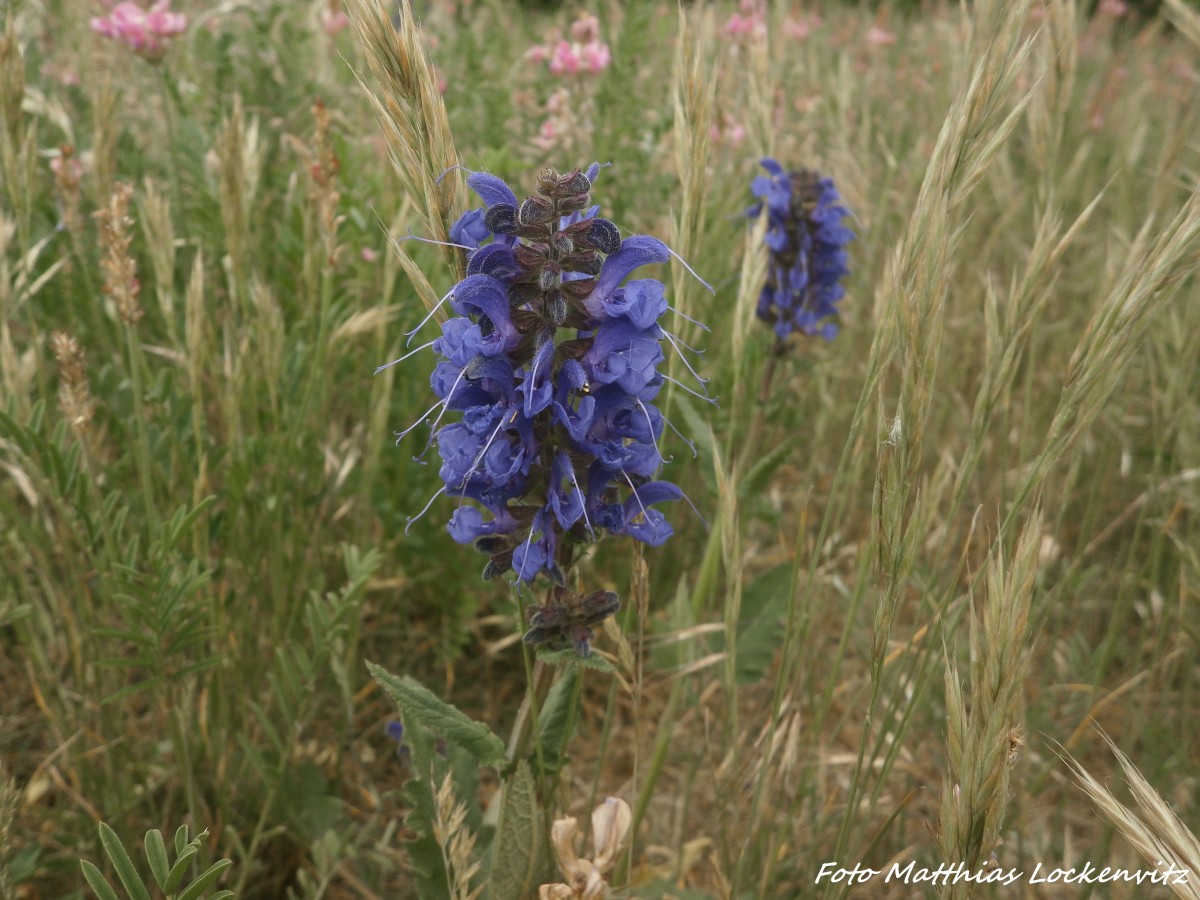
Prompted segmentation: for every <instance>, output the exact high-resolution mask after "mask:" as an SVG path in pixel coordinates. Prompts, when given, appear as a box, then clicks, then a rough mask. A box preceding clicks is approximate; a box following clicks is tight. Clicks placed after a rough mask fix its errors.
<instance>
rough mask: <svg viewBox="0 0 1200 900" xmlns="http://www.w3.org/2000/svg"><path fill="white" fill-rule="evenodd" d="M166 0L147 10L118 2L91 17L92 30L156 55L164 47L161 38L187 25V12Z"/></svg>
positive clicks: (140, 52)
mask: <svg viewBox="0 0 1200 900" xmlns="http://www.w3.org/2000/svg"><path fill="white" fill-rule="evenodd" d="M168 2H169V0H159V2H157V3H155V4H154V5H153V6H151V7H150V9H148V10H146V9H142V8H141V7H140V6H138V5H137V4H136V3H131V2H128V0H127V2H124V3H118V4H117V5H116V6H115V7H113V9H112V11H111V12H110V13H109V14H108V15H107V16H106V17H104V18H98V17H97V18H94V19H92V20H91V26H92V30H93V31H96V32H99V33H100V34H102V35H104V36H105V37H110V38H113V39H115V40H118V41H122V42H123V43H124V44H125V45H126V46H128V47H129V48H130V49H131V50H133V52H134V53H137V54H138V55H139V56H143V57H145V58H146V59H150V60H156V59H159V58H160V57H161V56H162V55H163V54H164V53H166V51H167V45H166V43H165V40H164V39H165V38H172V37H175V36H176V35H178V34H182V33H183V31H184V29H186V28H187V16H185V15H184V14H183V13H176V12H171V11H170V10H169V9H168V8H167V4H168Z"/></svg>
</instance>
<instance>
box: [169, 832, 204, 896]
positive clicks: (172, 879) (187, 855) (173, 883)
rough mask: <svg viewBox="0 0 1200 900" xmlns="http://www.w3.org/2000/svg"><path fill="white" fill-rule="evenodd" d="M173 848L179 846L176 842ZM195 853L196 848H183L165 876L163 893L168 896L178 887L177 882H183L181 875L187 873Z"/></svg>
mask: <svg viewBox="0 0 1200 900" xmlns="http://www.w3.org/2000/svg"><path fill="white" fill-rule="evenodd" d="M175 846H177V847H178V846H179V841H178V840H176V842H175ZM197 852H198V850H197V848H196V847H191V846H188V847H184V849H183V852H182V853H181V854H179V858H178V859H177V860H175V865H173V866H171V871H170V873H168V875H167V883H166V885H165V886H164V887H163V890H164V891H166V892H167V893H168V894H169V893H171V892H172V891H173V890H175V888H177V887H179V882H181V881H183V875H184V873H185V872H187V870H188V866H189V865H191V862H192V857H193V856H195V855H196V853H197Z"/></svg>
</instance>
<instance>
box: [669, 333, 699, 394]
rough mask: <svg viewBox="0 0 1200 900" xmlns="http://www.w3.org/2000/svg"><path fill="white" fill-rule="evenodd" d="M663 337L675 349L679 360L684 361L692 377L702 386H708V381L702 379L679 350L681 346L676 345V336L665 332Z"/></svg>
mask: <svg viewBox="0 0 1200 900" xmlns="http://www.w3.org/2000/svg"><path fill="white" fill-rule="evenodd" d="M663 337H665V338H666V339H667V340H668V341H669V342H670V344H671V346H672V347H674V348H675V352H676V353H678V354H679V358H680V359H681V360H683V364H684V365H685V366H687V370H688V371H689V372H691V373H692V377H693V378H695V379H696V380H697V381H698V382H700V383H701V384H708V379H707V378H701V377H700V373H698V372H697V371H696V370H695V369H693V368H692V364H691V363H690V362H688V359H687V357H686V356H685V355H684V353H683V351H682V350H680V349H679V345H678V344H676V343H675V338H674V336H673V335H672V334H671V333H670V332H669V331H664V332H663Z"/></svg>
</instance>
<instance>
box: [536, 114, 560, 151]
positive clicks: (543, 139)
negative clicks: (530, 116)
mask: <svg viewBox="0 0 1200 900" xmlns="http://www.w3.org/2000/svg"><path fill="white" fill-rule="evenodd" d="M558 138H559V134H558V123H557V122H556V121H555V120H554V119H547V120H546V121H545V122H543V123H542V127H541V128H540V129H539V130H538V133H537V135H536V136H535V137H533V138H531V139H530V141H531V143H532V144H533V145H534V146H536V147H541V148H542V149H543V150H549V149H550V148H551V147H553V146H554V145H555V144H557V143H558Z"/></svg>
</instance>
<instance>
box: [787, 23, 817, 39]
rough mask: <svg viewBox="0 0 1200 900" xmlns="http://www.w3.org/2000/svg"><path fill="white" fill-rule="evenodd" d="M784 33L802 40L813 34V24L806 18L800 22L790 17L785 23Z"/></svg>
mask: <svg viewBox="0 0 1200 900" xmlns="http://www.w3.org/2000/svg"><path fill="white" fill-rule="evenodd" d="M783 33H784V34H785V35H787V36H788V37H790V38H792V39H793V40H797V41H802V40H804V39H805V38H807V37H808V36H809V35H810V34H812V26H811V25H810V24H809V23H808V21H807V20H806V19H801V20H800V21H799V22H797V21H796V20H795V19H788V20H786V21H785V22H784V23H783Z"/></svg>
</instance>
